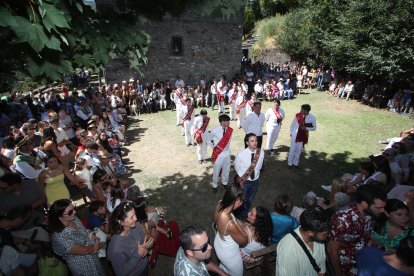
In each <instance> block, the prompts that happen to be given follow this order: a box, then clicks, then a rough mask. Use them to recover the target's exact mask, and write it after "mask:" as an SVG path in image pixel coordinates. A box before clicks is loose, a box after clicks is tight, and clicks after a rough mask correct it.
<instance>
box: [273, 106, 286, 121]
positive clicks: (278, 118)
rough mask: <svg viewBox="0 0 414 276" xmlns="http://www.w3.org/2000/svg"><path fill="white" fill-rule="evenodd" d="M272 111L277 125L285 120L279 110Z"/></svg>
mask: <svg viewBox="0 0 414 276" xmlns="http://www.w3.org/2000/svg"><path fill="white" fill-rule="evenodd" d="M272 110H273V113H275V116H276V118H277V123H278V124H280V122H281V121H282V120H283V117H282V114H280V112H279V110H276V107H273V108H272Z"/></svg>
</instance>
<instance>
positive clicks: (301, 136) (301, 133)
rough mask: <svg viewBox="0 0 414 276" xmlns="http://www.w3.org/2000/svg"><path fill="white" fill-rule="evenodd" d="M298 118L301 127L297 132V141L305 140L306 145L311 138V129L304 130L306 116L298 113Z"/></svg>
mask: <svg viewBox="0 0 414 276" xmlns="http://www.w3.org/2000/svg"><path fill="white" fill-rule="evenodd" d="M296 120H298V123H299V128H298V133H297V134H296V140H295V142H296V143H298V142H303V145H306V144H307V143H308V138H309V131H307V130H302V128H301V127H302V126H305V118H304V117H303V116H302V114H300V113H298V114H296Z"/></svg>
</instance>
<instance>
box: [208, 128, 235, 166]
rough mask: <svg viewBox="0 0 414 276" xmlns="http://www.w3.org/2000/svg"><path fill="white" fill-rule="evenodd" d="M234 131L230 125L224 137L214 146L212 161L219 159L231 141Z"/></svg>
mask: <svg viewBox="0 0 414 276" xmlns="http://www.w3.org/2000/svg"><path fill="white" fill-rule="evenodd" d="M232 133H233V129H232V128H231V127H228V128H227V130H226V133H224V136H223V138H221V140H220V142H218V144H217V145H216V146H215V147H214V148H213V154H212V156H211V162H212V163H214V162H215V161H216V160H217V157H218V156H219V155H220V153H221V152H222V151H223V150H224V149H225V148H226V146H227V144H228V143H229V141H230V138H231V134H232Z"/></svg>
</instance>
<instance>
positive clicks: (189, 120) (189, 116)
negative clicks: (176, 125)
mask: <svg viewBox="0 0 414 276" xmlns="http://www.w3.org/2000/svg"><path fill="white" fill-rule="evenodd" d="M185 102H186V105H185V106H183V107H182V108H181V114H180V115H181V118H183V128H184V136H185V143H186V144H187V147H189V146H190V145H191V144H193V136H192V135H191V129H192V127H193V122H194V117H195V116H194V107H193V106H192V104H191V99H190V98H187V99H186V100H185Z"/></svg>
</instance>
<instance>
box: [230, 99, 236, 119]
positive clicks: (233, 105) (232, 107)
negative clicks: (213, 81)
mask: <svg viewBox="0 0 414 276" xmlns="http://www.w3.org/2000/svg"><path fill="white" fill-rule="evenodd" d="M229 107H230V120H234V119H237V114H236V110H237V109H236V102H235V101H233V102H232V103H231V104H229Z"/></svg>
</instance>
